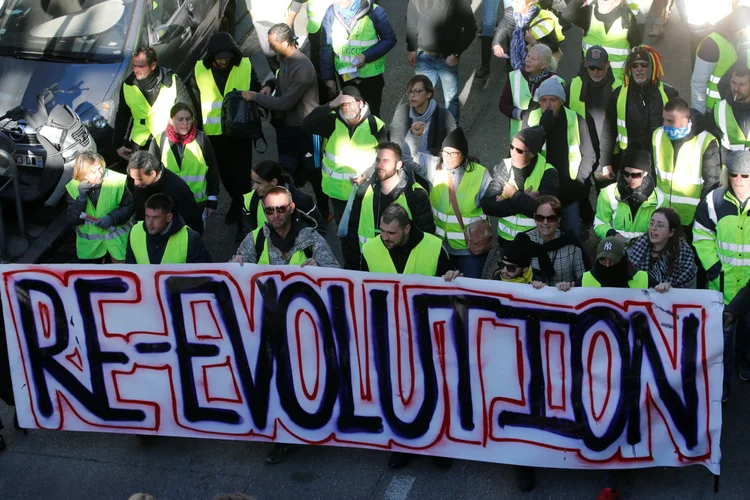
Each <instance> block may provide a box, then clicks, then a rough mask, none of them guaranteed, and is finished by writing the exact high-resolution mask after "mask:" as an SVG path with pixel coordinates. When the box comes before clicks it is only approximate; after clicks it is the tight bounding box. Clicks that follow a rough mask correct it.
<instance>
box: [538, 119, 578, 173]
mask: <svg viewBox="0 0 750 500" xmlns="http://www.w3.org/2000/svg"><path fill="white" fill-rule="evenodd" d="M563 110H565V118H566V119H567V122H568V175H570V178H571V179H572V180H576V178H577V177H578V169H579V168H580V166H581V159H582V158H583V157H582V155H581V131H580V130H578V115H577V114H576V113H575V112H574V111H572V110H570V109H568V108H566V107H563ZM541 118H542V110H541V108H538V109H535V110H534V111H532V112H531V113H530V114H529V127H534V126H536V125H539V120H541ZM539 154H540V155H541V156H544V157H546V156H547V143H546V142H545V143H544V145H543V146H542V151H541V152H540V153H539Z"/></svg>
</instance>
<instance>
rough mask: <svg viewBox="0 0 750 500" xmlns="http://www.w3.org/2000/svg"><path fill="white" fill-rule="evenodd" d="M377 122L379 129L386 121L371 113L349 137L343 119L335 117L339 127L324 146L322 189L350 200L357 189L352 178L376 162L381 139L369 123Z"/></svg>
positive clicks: (332, 196) (336, 197)
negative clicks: (377, 147) (375, 134)
mask: <svg viewBox="0 0 750 500" xmlns="http://www.w3.org/2000/svg"><path fill="white" fill-rule="evenodd" d="M372 120H374V121H375V128H376V130H377V131H379V130H380V129H382V128H383V127H384V126H385V124H384V123H383V121H382V120H381V119H380V118H378V117H376V116H374V115H370V116H368V118H367V119H366V120H362V121H361V122H360V123H359V124H357V127H356V128H355V129H354V133H353V134H352V135H351V137H350V136H349V127H347V125H346V124H345V123H344V122H343V121H342V119H341V118H337V119H336V126H335V129H334V130H333V133H332V134H331V136H330V137H329V138H328V139H327V140H326V141H325V145H324V146H323V179H322V182H321V184H322V188H323V192H324V193H325V194H327V195H328V196H330V197H331V198H334V199H336V200H344V201H345V200H348V199H349V194H351V191H352V189H354V187H353V185H352V183H351V181H350V180H349V178H350V177H351V176H353V175H359V174H361V173H362V172H364V171H365V170H367V169H368V168H370V167H371V166H372V164H373V162H374V161H375V156H376V154H377V153H376V151H375V148H376V146H377V145H378V138H377V137H375V136H374V135H373V133H372V130H371V128H373V127H371V125H370V122H371V121H372Z"/></svg>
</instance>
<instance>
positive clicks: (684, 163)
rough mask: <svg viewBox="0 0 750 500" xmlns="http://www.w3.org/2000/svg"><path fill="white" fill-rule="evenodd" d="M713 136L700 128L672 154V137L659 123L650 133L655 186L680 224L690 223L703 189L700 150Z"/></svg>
mask: <svg viewBox="0 0 750 500" xmlns="http://www.w3.org/2000/svg"><path fill="white" fill-rule="evenodd" d="M715 140H716V138H715V137H714V136H713V135H711V134H709V133H708V132H705V131H704V132H701V133H700V134H698V135H696V136H695V137H693V138H692V139H690V140H689V141H687V142H685V143H684V144H683V145H682V146H681V147H680V151H679V152H678V153H677V159H676V160H675V157H674V147H673V146H672V141H671V140H670V139H669V137H667V134H665V133H664V128H663V127H659V128H658V129H656V130H655V131H654V135H653V140H652V143H653V151H654V162H655V166H656V169H655V170H656V172H655V174H656V187H657V189H661V191H662V192H663V193H664V206H665V207H671V208H673V209H674V210H675V211H676V212H677V214H678V215H679V216H680V221H681V222H682V225H683V226H688V225H690V223H691V222H693V218H694V217H695V209H696V207H697V206H698V202H700V199H701V190H702V189H703V154H704V153H705V152H706V149H708V146H710V145H711V142H712V141H715Z"/></svg>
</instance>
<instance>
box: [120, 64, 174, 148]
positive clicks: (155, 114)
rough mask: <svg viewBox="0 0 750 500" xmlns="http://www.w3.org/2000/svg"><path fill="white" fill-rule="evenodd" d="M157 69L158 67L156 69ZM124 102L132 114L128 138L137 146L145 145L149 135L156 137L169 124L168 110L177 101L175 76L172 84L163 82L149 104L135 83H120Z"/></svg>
mask: <svg viewBox="0 0 750 500" xmlns="http://www.w3.org/2000/svg"><path fill="white" fill-rule="evenodd" d="M157 71H158V69H157ZM122 93H123V95H124V96H125V103H126V104H127V105H128V107H129V108H130V113H131V114H132V115H133V128H132V129H131V130H130V140H131V141H133V142H134V143H136V144H138V145H139V146H145V145H146V143H147V142H148V139H149V137H158V136H159V134H161V133H162V132H164V130H165V129H166V128H167V125H168V124H169V111H170V110H171V109H172V106H174V104H175V102H177V76H176V75H174V74H173V75H172V85H171V86H170V87H167V86H166V85H164V84H163V83H162V84H161V88H160V89H159V95H158V96H157V97H156V101H154V105H153V106H151V105H150V104H149V103H148V101H147V100H146V98H145V97H144V96H143V93H142V92H141V89H139V88H138V87H137V86H136V85H128V84H127V83H123V84H122Z"/></svg>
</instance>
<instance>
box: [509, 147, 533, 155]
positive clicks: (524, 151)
mask: <svg viewBox="0 0 750 500" xmlns="http://www.w3.org/2000/svg"><path fill="white" fill-rule="evenodd" d="M513 151H515V152H516V153H518V154H519V155H522V154H524V153H528V152H529V150H528V149H521V148H517V147H515V146H513V145H511V146H510V152H511V153H512V152H513Z"/></svg>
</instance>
